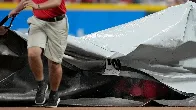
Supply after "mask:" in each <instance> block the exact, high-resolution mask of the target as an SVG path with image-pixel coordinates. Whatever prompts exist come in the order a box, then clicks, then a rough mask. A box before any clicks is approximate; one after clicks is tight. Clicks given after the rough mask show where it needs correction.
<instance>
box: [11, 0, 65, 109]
mask: <svg viewBox="0 0 196 110" xmlns="http://www.w3.org/2000/svg"><path fill="white" fill-rule="evenodd" d="M26 7H32V9H33V16H32V17H30V18H28V20H27V22H28V24H29V36H28V47H27V48H28V61H29V65H30V68H31V70H32V72H33V74H34V77H35V80H36V81H37V84H38V87H37V93H36V96H35V103H36V104H44V103H45V100H46V98H45V93H46V91H47V89H48V85H47V83H46V82H45V80H44V75H43V64H42V60H41V55H42V53H43V54H44V55H45V56H46V58H48V67H49V75H50V89H51V91H50V94H49V99H48V103H47V104H46V107H57V106H58V103H59V102H60V98H59V94H58V88H59V85H60V82H61V78H62V67H61V62H62V58H63V54H64V51H65V49H66V46H67V36H68V23H67V17H66V16H65V14H66V7H65V1H64V0H21V2H20V3H19V4H18V6H17V7H16V8H15V9H14V10H12V11H11V12H10V13H9V17H13V16H15V15H17V14H18V13H19V12H20V11H21V10H23V9H24V8H26Z"/></svg>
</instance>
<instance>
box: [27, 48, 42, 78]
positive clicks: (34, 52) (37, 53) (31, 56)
mask: <svg viewBox="0 0 196 110" xmlns="http://www.w3.org/2000/svg"><path fill="white" fill-rule="evenodd" d="M41 53H42V50H41V48H39V47H31V48H28V61H29V65H30V68H31V70H32V72H33V75H34V77H35V80H36V81H42V80H43V79H44V75H43V64H42V59H41Z"/></svg>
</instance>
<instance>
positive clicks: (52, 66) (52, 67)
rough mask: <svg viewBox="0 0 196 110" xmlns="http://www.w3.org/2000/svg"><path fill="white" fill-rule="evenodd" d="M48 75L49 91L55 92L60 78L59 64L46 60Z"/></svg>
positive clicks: (60, 69)
mask: <svg viewBox="0 0 196 110" xmlns="http://www.w3.org/2000/svg"><path fill="white" fill-rule="evenodd" d="M48 67H49V75H50V88H51V91H53V92H56V91H58V89H59V85H60V83H61V78H62V67H61V64H59V63H55V62H53V61H51V60H48Z"/></svg>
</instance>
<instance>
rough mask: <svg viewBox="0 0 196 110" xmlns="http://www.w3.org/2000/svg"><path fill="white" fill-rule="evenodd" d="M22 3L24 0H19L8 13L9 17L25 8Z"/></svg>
mask: <svg viewBox="0 0 196 110" xmlns="http://www.w3.org/2000/svg"><path fill="white" fill-rule="evenodd" d="M23 3H24V0H21V1H20V3H19V4H18V6H17V7H16V8H15V9H13V10H12V11H11V12H10V13H9V17H13V16H15V15H17V14H18V13H19V12H20V11H22V10H23V9H24V8H25V7H24V4H23Z"/></svg>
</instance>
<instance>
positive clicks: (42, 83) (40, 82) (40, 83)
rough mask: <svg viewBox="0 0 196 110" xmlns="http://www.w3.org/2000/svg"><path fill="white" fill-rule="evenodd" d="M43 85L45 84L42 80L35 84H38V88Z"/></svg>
mask: <svg viewBox="0 0 196 110" xmlns="http://www.w3.org/2000/svg"><path fill="white" fill-rule="evenodd" d="M44 83H45V81H44V80H42V81H37V84H38V85H39V86H42V85H44Z"/></svg>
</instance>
